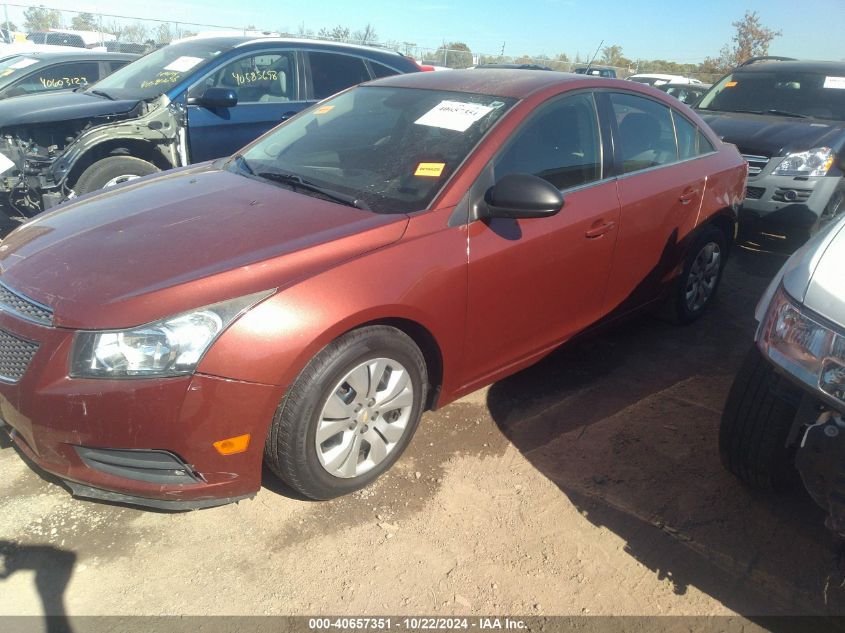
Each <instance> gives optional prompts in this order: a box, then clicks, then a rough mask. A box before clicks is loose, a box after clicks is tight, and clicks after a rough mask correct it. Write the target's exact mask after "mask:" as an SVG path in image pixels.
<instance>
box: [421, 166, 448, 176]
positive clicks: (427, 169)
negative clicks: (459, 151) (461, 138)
mask: <svg viewBox="0 0 845 633" xmlns="http://www.w3.org/2000/svg"><path fill="white" fill-rule="evenodd" d="M445 167H446V163H420V164H419V165H417V170H416V171H415V172H414V176H424V177H426V178H439V177H440V174H442V173H443V169H445Z"/></svg>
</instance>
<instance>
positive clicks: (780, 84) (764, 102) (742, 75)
mask: <svg viewBox="0 0 845 633" xmlns="http://www.w3.org/2000/svg"><path fill="white" fill-rule="evenodd" d="M698 107H699V108H700V109H702V110H719V111H722V112H754V113H757V114H775V115H778V114H779V115H782V116H797V117H813V118H817V119H834V120H837V121H843V120H845V76H843V77H834V76H829V75H825V74H823V73H818V72H806V71H790V70H782V71H781V70H778V71H771V72H768V71H767V72H760V71H758V72H735V73H732V74H730V75H728V76H727V77H725V78H724V79H722V80H721V81H720V82H719V83H717V84H716V85H715V86H714V87H713V88H712V89H711V90H710V92H708V93H707V94H706V95H704V98H703V99H702V100H701V102H700V103H699V106H698Z"/></svg>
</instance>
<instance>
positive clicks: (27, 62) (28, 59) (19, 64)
mask: <svg viewBox="0 0 845 633" xmlns="http://www.w3.org/2000/svg"><path fill="white" fill-rule="evenodd" d="M37 63H38V60H37V59H32V58H31V57H24V58H23V59H22V60H20V61H18V62H15V63H14V64H11V65H10V66H9V68H14V69H15V70H20V69H21V68H26V67H27V66H32V65H33V64H37Z"/></svg>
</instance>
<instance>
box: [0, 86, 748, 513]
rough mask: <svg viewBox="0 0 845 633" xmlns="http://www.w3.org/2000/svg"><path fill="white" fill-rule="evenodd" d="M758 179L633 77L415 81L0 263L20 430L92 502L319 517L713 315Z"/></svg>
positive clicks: (19, 248)
mask: <svg viewBox="0 0 845 633" xmlns="http://www.w3.org/2000/svg"><path fill="white" fill-rule="evenodd" d="M745 177H746V167H745V163H744V161H743V160H742V158H741V157H740V155H739V153H738V152H737V150H736V148H735V147H733V146H732V145H727V144H723V143H722V142H721V141H720V140H719V138H718V137H717V136H715V135H714V134H713V132H712V131H711V130H710V129H709V128H708V127H707V126H706V125H705V124H704V123H703V122H702V121H701V119H700V118H699V117H698V116H697V115H696V114H695V113H694V112H693V111H691V110H690V109H689V108H687V107H686V106H685V105H683V104H681V103H680V102H678V101H677V100H675V99H673V98H672V97H669V96H668V95H666V94H664V93H660V92H659V91H657V90H654V89H652V88H650V87H647V86H641V85H638V84H636V83H634V82H622V81H617V80H612V79H603V78H600V77H592V76H588V75H587V76H584V75H568V74H562V73H555V72H542V71H527V70H525V71H510V70H492V69H491V70H477V69H476V70H469V71H453V72H450V73H418V74H413V75H407V76H397V77H391V78H387V79H383V80H379V81H376V82H373V83H370V84H366V85H363V86H359V87H356V88H352V89H350V90H347V91H345V92H343V93H340V94H339V95H336V96H334V97H332V98H330V99H328V100H326V101H323V102H321V103H319V104H317V105H316V106H314V107H312V108H310V109H309V110H307V111H305V112H303V113H301V114H300V115H298V116H296V117H294V118H292V119H290V120H289V121H287V122H285V123H284V124H282V125H280V126H279V127H277V128H275V129H274V130H272V131H271V132H269V133H268V134H266V135H265V136H263V137H262V138H260V139H259V140H257V141H256V142H255V143H253V144H252V145H249V146H247V147H246V148H245V149H243V150H242V151H241V152H239V153H238V154H236V155H234V156H232V157H230V158H226V159H220V160H218V161H215V162H212V163H206V164H202V165H197V166H193V167H188V168H183V169H179V170H174V171H170V172H166V173H163V174H158V175H154V176H150V177H148V178H144V179H139V180H135V181H131V182H128V183H125V184H123V185H119V186H117V187H114V188H112V189H109V190H105V191H101V192H98V193H95V194H91V195H89V196H87V197H85V198H82V199H80V200H78V201H76V202H73V203H70V204H65V205H62V206H61V207H59V208H57V209H56V210H54V211H52V212H49V213H46V214H43V215H41V216H39V217H37V218H36V219H34V220H33V221H31V222H29V223H28V224H26V225H23V226H22V227H20V228H19V229H17V230H16V231H15V232H13V233H12V234H11V235H9V236H8V237H7V238H6V239H5V240H4V241H3V242H2V243H0V284H2V285H0V308H1V309H0V417H2V420H3V425H4V427H5V429H6V430H7V431H8V432H9V433H10V434H11V436H12V438H13V440H14V443H15V444H16V446H17V447H18V448H19V449H20V451H21V452H22V453H23V454H24V455H25V456H27V457H28V458H29V460H30V461H31V462H32V463H33V464H34V465H36V466H37V467H40V468H42V469H44V470H46V471H49V472H51V473H53V474H55V475H57V476H58V477H60V478H61V479H63V480H64V481H66V482H67V484H68V486H69V487H70V489H71V490H72V491H73V493H74V494H76V495H77V496H81V497H89V498H97V499H107V500H112V501H119V502H128V503H135V504H141V505H149V506H155V507H163V508H173V509H184V508H196V507H202V506H210V505H217V504H221V503H225V502H228V501H233V500H237V499H241V498H245V497H249V496H251V495H253V494H255V492H256V491H257V490H258V489H259V487H260V484H261V472H262V464H263V463H266V464H267V465H268V466H269V468H270V469H272V471H274V472H275V473H276V474H278V476H279V477H281V478H282V479H283V480H284V481H285V482H286V483H287V484H289V485H290V486H291V487H292V488H294V489H295V490H297V491H299V492H300V493H302V494H303V495H306V496H308V497H311V498H315V499H325V498H330V497H333V496H337V495H341V494H345V493H349V492H351V491H354V490H357V489H359V488H361V487H363V486H365V485H367V484H368V483H370V482H372V481H373V480H374V479H376V478H377V477H378V476H379V475H381V474H382V473H383V472H384V471H385V470H387V469H388V468H389V467H390V466H391V465H392V464H393V463H394V462H395V461H396V460H397V459H398V458H399V456H400V455H401V453H402V451H403V450H404V449H405V447H406V446H407V445H408V443H409V442H410V440H411V437H412V436H413V434H414V430H415V429H416V427H417V425H418V423H419V421H420V417H421V415H422V412H423V411H424V410H426V409H429V408H434V407H442V406H444V405H446V404H448V403H449V402H451V401H453V400H455V399H456V398H459V397H461V396H462V395H464V394H467V393H469V392H471V391H473V390H475V389H478V388H479V387H481V386H483V385H486V384H489V383H491V382H493V381H496V380H498V379H500V378H502V377H504V376H506V375H508V374H511V373H513V372H515V371H518V370H519V369H520V368H522V367H525V366H527V365H528V364H530V363H532V362H534V361H536V360H537V359H539V358H540V357H542V356H543V355H545V354H547V353H549V352H550V351H551V350H553V349H554V348H555V347H557V346H559V345H560V344H561V343H563V342H565V341H567V340H568V339H570V338H571V337H573V336H574V335H576V334H578V333H579V332H582V331H584V330H585V329H587V328H590V327H592V326H596V325H599V324H605V323H610V322H612V321H614V320H617V319H619V318H622V317H624V316H626V315H628V314H630V313H631V312H633V311H635V310H640V309H642V308H644V307H647V306H649V305H651V304H654V303H655V302H657V301H659V300H665V299H667V298H668V300H669V302H670V306H671V309H672V311H673V313H674V315H675V316H676V317H677V319H678V320H679V321H681V322H690V321H692V320H694V319H696V318H697V317H698V316H700V315H701V314H702V313H703V312H704V310H705V309H706V308H707V306H708V304H709V303H710V302H711V301H712V299H713V296H714V293H715V291H716V288H717V285H718V283H719V278H720V275H721V272H722V268H723V265H724V262H725V257H726V255H727V251H728V247H729V244H730V243H731V241H732V238H733V235H734V227H735V220H736V210H737V208H738V205H739V204H740V203H741V201H742V198H743V195H744V186H745Z"/></svg>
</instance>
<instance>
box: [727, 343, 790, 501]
mask: <svg viewBox="0 0 845 633" xmlns="http://www.w3.org/2000/svg"><path fill="white" fill-rule="evenodd" d="M797 402H800V392H799V391H798V389H797V388H796V387H795V386H793V385H792V383H790V382H789V381H788V380H787V379H786V378H784V377H783V376H781V375H780V374H779V373H778V372H776V371H775V368H774V367H773V366H772V365H771V363H769V361H768V360H766V359H765V358H764V357H763V355H762V354H761V353H760V350H759V349H758V348H757V346H756V345H754V346H753V347H752V348H751V349H750V350H749V351H748V354H746V356H745V360H744V361H743V363H742V367H741V368H740V370H739V372H738V373H737V375H736V378H734V382H733V385H732V386H731V390H730V393H729V394H728V399H727V402H726V403H725V408H724V411H723V412H722V423H721V426H720V428H719V453H720V455H721V458H722V463H723V464H724V466H725V468H727V469H728V470H729V471H730V472H732V473H733V474H734V475H736V476H737V477H739V478H740V479H741V480H742V481H744V482H745V483H746V484H748V485H750V486H753V487H754V488H762V489H768V490H772V489H777V488H782V487H784V486H785V485H786V484H788V483H789V482H790V481H792V480H793V479H794V478H795V470H794V468H793V466H792V464H793V461H794V448H793V447H789V446H787V440H788V438H789V433H790V430H791V429H792V424H793V421H794V420H795V415H796V413H797V411H798V405H797V404H796V403H797Z"/></svg>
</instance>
